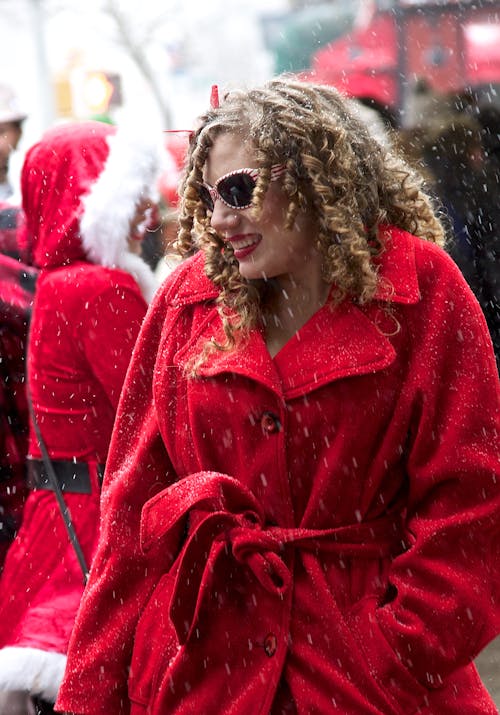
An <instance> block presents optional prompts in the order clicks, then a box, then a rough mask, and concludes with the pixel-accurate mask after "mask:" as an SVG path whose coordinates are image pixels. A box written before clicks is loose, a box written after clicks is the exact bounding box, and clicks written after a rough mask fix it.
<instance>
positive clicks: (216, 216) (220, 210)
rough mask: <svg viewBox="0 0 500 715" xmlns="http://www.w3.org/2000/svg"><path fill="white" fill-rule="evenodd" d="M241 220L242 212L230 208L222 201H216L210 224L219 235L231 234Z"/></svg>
mask: <svg viewBox="0 0 500 715" xmlns="http://www.w3.org/2000/svg"><path fill="white" fill-rule="evenodd" d="M239 220H240V212H239V211H235V209H232V208H231V207H230V206H226V204H225V203H224V202H223V201H221V200H220V199H216V200H215V203H214V210H213V211H212V218H211V219H210V224H211V226H212V228H213V229H215V230H216V231H217V233H219V234H221V235H224V234H225V233H228V232H230V231H231V230H232V229H234V227H235V226H237V224H238V222H239Z"/></svg>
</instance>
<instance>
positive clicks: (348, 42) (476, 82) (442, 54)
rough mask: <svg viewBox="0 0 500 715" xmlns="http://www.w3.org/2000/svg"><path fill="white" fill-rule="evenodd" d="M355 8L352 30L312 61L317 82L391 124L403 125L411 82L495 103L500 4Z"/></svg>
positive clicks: (383, 2) (400, 0) (408, 2)
mask: <svg viewBox="0 0 500 715" xmlns="http://www.w3.org/2000/svg"><path fill="white" fill-rule="evenodd" d="M359 7H360V9H359V11H358V15H357V18H356V22H355V23H354V28H353V30H352V31H351V32H350V33H349V34H347V35H345V36H344V37H342V38H341V39H339V40H336V41H334V42H332V43H330V44H329V45H327V46H326V47H324V48H322V49H321V50H319V51H318V52H317V53H316V54H315V55H314V56H313V59H312V64H311V71H312V74H313V76H314V78H315V79H316V80H318V81H322V82H325V83H327V84H331V85H334V86H336V87H338V88H339V89H343V90H344V91H346V92H347V93H348V94H351V95H352V96H355V97H357V98H359V99H362V100H366V101H367V103H371V104H373V105H374V106H375V107H376V108H378V109H380V110H381V111H382V113H385V114H386V115H389V116H390V117H391V119H392V120H393V122H394V123H395V124H400V123H404V119H405V113H406V111H407V105H408V101H409V94H410V92H411V91H412V87H413V86H414V85H416V84H417V83H420V84H425V86H427V87H428V88H429V89H431V90H433V91H434V92H437V93H443V94H449V93H462V92H465V91H470V90H475V91H477V92H480V93H481V92H482V93H486V92H489V93H490V101H495V100H496V101H499V100H500V1H498V0H482V2H481V3H476V2H473V1H472V0H469V1H465V2H464V1H463V0H461V1H457V0H448V1H444V0H441V1H439V0H434V1H432V0H420V1H417V0H375V1H371V2H368V0H367V1H366V2H362V3H360V6H359ZM497 92H498V96H497ZM491 95H492V96H491Z"/></svg>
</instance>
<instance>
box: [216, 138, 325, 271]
mask: <svg viewBox="0 0 500 715" xmlns="http://www.w3.org/2000/svg"><path fill="white" fill-rule="evenodd" d="M257 166H258V162H257V161H256V158H255V152H254V150H253V147H252V146H251V144H250V143H249V142H246V141H245V140H244V138H242V137H239V136H237V135H234V134H222V135H220V136H219V137H218V138H217V139H216V140H215V142H214V145H213V146H212V147H211V149H210V151H209V155H208V158H207V161H206V164H205V170H204V176H203V178H204V181H205V183H207V184H208V185H210V186H212V187H213V186H214V185H215V184H216V183H217V180H218V179H219V178H220V177H221V176H224V174H227V173H229V172H232V171H235V170H237V169H242V168H250V169H252V168H256V167H257ZM281 185H282V180H281V179H277V180H276V181H271V182H270V184H269V188H268V191H267V193H266V196H265V199H264V203H263V207H262V213H261V216H260V218H259V219H258V220H256V219H255V218H254V217H253V216H252V209H251V208H246V209H234V208H230V207H229V206H227V205H226V204H225V203H224V202H223V201H221V200H220V198H216V199H215V201H214V209H213V212H212V216H211V219H210V222H211V225H212V227H213V228H214V229H215V230H216V231H217V233H218V234H219V235H220V236H221V237H222V238H223V239H224V240H225V241H227V243H230V244H231V246H232V247H233V250H234V255H235V258H236V259H237V261H238V263H239V270H240V273H241V275H242V276H243V277H244V278H246V279H248V280H252V279H259V278H278V279H280V278H282V279H283V280H293V281H294V282H295V283H297V284H303V283H307V282H309V281H310V279H311V278H312V276H314V277H315V278H316V277H319V276H320V274H321V259H320V255H319V253H318V251H317V249H316V248H315V230H314V225H313V221H312V219H311V218H310V217H308V216H305V215H304V214H301V215H299V217H297V219H296V221H295V224H294V226H293V227H292V229H291V230H287V231H286V230H285V229H284V228H283V225H284V222H285V217H286V212H287V207H288V198H287V196H286V195H285V193H284V192H283V191H282V188H281Z"/></svg>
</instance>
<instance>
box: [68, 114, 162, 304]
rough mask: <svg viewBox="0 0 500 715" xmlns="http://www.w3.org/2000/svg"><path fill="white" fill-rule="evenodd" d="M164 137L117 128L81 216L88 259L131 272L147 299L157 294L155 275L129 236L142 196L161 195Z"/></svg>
mask: <svg viewBox="0 0 500 715" xmlns="http://www.w3.org/2000/svg"><path fill="white" fill-rule="evenodd" d="M138 132H140V135H139V134H138ZM160 139H161V133H160V132H159V131H158V132H156V131H154V132H153V131H151V130H150V129H148V127H144V126H142V127H136V128H135V129H134V130H131V129H130V128H129V127H126V126H122V127H119V128H118V130H117V132H116V134H114V135H112V136H110V137H109V138H108V140H107V141H108V143H109V147H110V149H109V155H108V158H107V160H106V163H105V165H104V168H103V170H102V172H101V174H100V175H99V177H98V179H97V180H96V181H95V182H94V184H93V185H92V188H91V190H90V192H89V193H88V194H87V195H86V196H85V197H84V198H83V199H82V206H83V215H82V217H81V219H80V232H81V236H82V243H83V247H84V249H85V252H86V254H87V256H88V258H89V260H91V261H92V262H93V263H97V264H99V265H102V266H108V267H110V268H121V269H122V270H125V271H127V272H130V273H132V274H133V275H134V276H135V277H137V280H138V282H139V284H140V287H141V289H142V290H143V293H144V297H145V298H146V299H148V297H147V296H148V295H149V296H151V295H152V292H154V291H153V289H152V287H151V286H152V283H153V282H154V274H153V272H152V271H151V269H150V268H149V266H148V265H147V264H146V263H145V262H144V261H142V259H140V258H139V257H138V256H132V254H131V253H130V251H129V250H128V244H127V239H128V237H129V233H130V221H131V220H132V218H133V217H134V214H135V211H136V206H137V204H138V202H139V200H140V199H141V198H144V197H148V198H152V199H153V200H156V199H157V197H158V189H157V183H158V178H159V176H160V173H161V171H162V168H163V163H164V156H165V150H162V147H161V143H160ZM139 261H140V262H141V263H142V264H143V267H140V266H139ZM130 267H133V270H130ZM148 272H149V275H148ZM139 279H140V280H139ZM144 291H145V292H144Z"/></svg>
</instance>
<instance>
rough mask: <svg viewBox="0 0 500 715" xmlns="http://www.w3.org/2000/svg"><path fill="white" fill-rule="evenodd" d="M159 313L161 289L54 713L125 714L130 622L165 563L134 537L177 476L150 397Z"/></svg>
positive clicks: (127, 389) (132, 385)
mask: <svg viewBox="0 0 500 715" xmlns="http://www.w3.org/2000/svg"><path fill="white" fill-rule="evenodd" d="M165 314H166V301H165V295H164V291H162V290H160V291H159V292H158V294H157V296H156V299H155V301H154V302H153V304H152V305H151V307H150V309H149V312H148V314H147V316H146V319H145V321H144V325H143V327H142V329H141V333H140V335H139V338H138V340H137V344H136V346H135V349H134V353H133V356H132V361H131V364H130V369H129V371H128V374H127V378H126V381H125V384H124V389H123V392H122V396H121V399H120V404H119V408H118V414H117V419H116V423H115V429H114V432H113V437H112V440H111V445H110V452H109V458H108V463H107V467H106V474H105V479H104V485H103V493H102V503H101V506H102V520H101V536H100V541H99V546H98V550H97V553H96V556H95V559H94V562H93V565H92V569H91V574H90V578H89V582H88V585H87V587H86V590H85V593H84V596H83V599H82V603H81V607H80V610H79V613H78V616H77V619H76V624H75V628H74V631H73V634H72V639H71V642H70V647H69V652H68V663H67V668H66V673H65V678H64V681H63V684H62V686H61V689H60V692H59V697H58V700H57V704H56V710H58V711H69V712H75V713H86V714H87V713H88V714H89V715H90V714H92V715H109V713H113V715H126V714H127V713H129V708H130V706H129V700H128V697H127V678H128V667H129V664H130V656H131V652H132V643H133V635H134V630H135V625H136V622H137V620H138V618H139V615H140V613H141V610H142V608H143V604H144V603H145V601H146V599H147V598H148V596H149V594H150V592H151V591H152V589H153V587H154V585H155V583H156V581H157V579H158V577H159V574H160V573H161V572H164V571H165V569H166V568H168V566H169V564H170V563H171V559H170V554H168V553H165V554H164V558H163V557H159V556H158V554H157V553H155V554H154V558H153V557H150V558H148V557H147V556H145V555H144V554H143V553H142V552H141V550H140V540H139V529H140V519H141V510H142V507H143V505H144V503H145V502H146V501H147V500H148V499H150V498H151V497H152V496H153V495H154V494H156V493H157V492H158V491H160V490H161V489H162V488H164V487H165V486H166V485H168V484H169V483H170V482H172V481H173V480H174V478H175V476H174V473H173V469H172V467H171V464H170V460H169V458H168V455H167V453H166V450H165V447H164V445H163V442H162V439H161V436H160V433H159V430H158V425H157V420H156V414H155V408H154V404H153V400H152V380H153V373H154V365H155V360H156V352H157V350H158V345H159V342H160V337H161V333H162V327H163V321H164V318H165ZM173 541H174V542H175V541H177V539H175V537H173ZM173 548H175V546H173Z"/></svg>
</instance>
